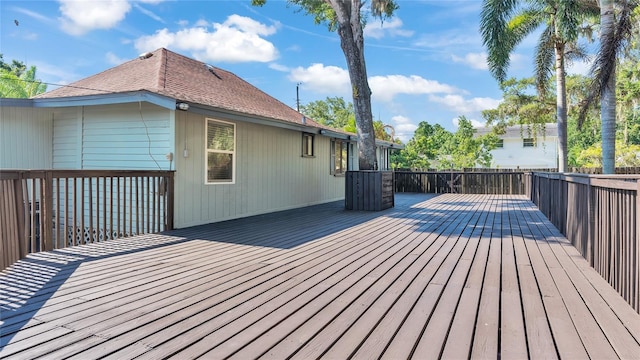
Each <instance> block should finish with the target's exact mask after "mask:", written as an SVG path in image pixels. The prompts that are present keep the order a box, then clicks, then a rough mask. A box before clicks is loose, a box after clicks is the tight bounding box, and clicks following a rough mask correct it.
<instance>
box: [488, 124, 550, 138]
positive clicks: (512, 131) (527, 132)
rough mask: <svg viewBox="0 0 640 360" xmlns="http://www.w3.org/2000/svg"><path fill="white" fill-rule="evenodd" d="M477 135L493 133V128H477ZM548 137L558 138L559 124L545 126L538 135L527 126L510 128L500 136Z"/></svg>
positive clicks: (539, 130)
mask: <svg viewBox="0 0 640 360" xmlns="http://www.w3.org/2000/svg"><path fill="white" fill-rule="evenodd" d="M476 130H477V131H476V134H477V135H485V134H488V133H490V132H491V131H492V128H491V127H481V128H476ZM537 136H542V137H547V136H558V124H556V123H548V124H544V129H538V131H537V133H536V132H535V129H534V128H533V127H530V126H527V125H522V126H520V125H515V126H508V127H507V129H506V132H505V134H504V135H500V137H503V138H514V137H518V138H519V137H537Z"/></svg>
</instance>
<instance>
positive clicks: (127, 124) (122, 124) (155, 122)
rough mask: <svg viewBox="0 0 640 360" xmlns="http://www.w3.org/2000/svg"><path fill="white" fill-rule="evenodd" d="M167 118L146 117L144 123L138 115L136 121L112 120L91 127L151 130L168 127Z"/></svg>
mask: <svg viewBox="0 0 640 360" xmlns="http://www.w3.org/2000/svg"><path fill="white" fill-rule="evenodd" d="M167 125H168V122H167V119H161V118H158V119H144V123H142V121H141V120H140V118H139V117H138V118H137V119H136V122H131V121H117V120H111V121H108V122H99V123H95V124H92V125H91V129H99V130H102V131H109V130H116V131H117V130H120V129H136V128H147V129H149V130H150V131H151V130H152V129H157V128H165V127H167Z"/></svg>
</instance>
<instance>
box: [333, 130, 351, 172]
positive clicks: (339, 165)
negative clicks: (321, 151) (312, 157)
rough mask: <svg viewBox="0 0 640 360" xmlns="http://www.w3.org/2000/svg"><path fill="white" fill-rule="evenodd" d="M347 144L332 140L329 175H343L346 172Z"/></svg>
mask: <svg viewBox="0 0 640 360" xmlns="http://www.w3.org/2000/svg"><path fill="white" fill-rule="evenodd" d="M348 145H349V143H348V142H346V141H342V140H337V139H332V140H331V174H332V175H344V173H345V172H346V171H347V159H348V154H349V151H348V150H347V146H348Z"/></svg>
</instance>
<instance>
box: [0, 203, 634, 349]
mask: <svg viewBox="0 0 640 360" xmlns="http://www.w3.org/2000/svg"><path fill="white" fill-rule="evenodd" d="M576 254H577V256H576ZM585 264H586V262H585V261H584V260H583V259H582V257H581V256H580V255H579V254H578V253H577V251H576V250H575V249H574V248H573V247H572V246H571V245H570V244H568V242H567V240H566V239H564V238H563V237H562V236H561V235H559V233H558V232H557V230H556V229H555V228H553V226H551V225H550V224H549V223H548V221H546V219H544V218H543V216H542V214H540V213H539V212H538V211H537V210H536V209H535V206H533V205H532V204H531V202H529V201H528V200H526V199H525V198H524V197H521V196H503V195H451V194H449V195H442V196H437V197H436V196H433V195H427V194H397V195H396V207H395V208H393V209H388V210H385V211H381V212H375V213H371V212H346V211H344V209H343V203H342V202H336V203H331V204H324V205H318V206H312V207H308V208H303V209H295V210H289V211H284V212H279V213H272V214H266V215H260V216H255V217H250V218H244V219H239V220H232V221H227V222H222V223H215V224H209V225H203V226H197V227H191V228H187V229H180V230H175V231H171V232H167V233H164V234H156V235H142V236H137V237H134V238H128V239H122V240H115V241H109V242H105V243H101V244H94V245H87V246H80V247H73V248H68V249H64V250H58V251H53V252H46V253H39V254H33V255H30V256H29V257H28V258H27V259H25V260H22V261H20V262H19V263H17V264H16V265H14V266H13V267H12V268H10V269H8V270H7V271H5V272H3V273H2V276H1V277H0V309H1V310H2V331H1V335H0V350H1V351H0V357H2V358H5V357H9V358H10V357H13V356H15V357H16V358H33V357H38V356H47V357H51V358H63V357H67V356H76V357H78V358H95V357H110V358H133V357H136V356H138V355H139V356H141V358H160V357H167V356H175V357H177V358H185V357H198V356H203V357H204V358H226V357H235V358H240V359H245V358H255V357H260V356H262V357H270V358H286V357H289V356H292V357H294V358H316V357H327V358H347V357H350V356H354V357H356V358H372V357H375V358H379V357H382V358H408V357H413V358H437V357H450V358H451V357H453V358H458V357H465V358H466V357H472V358H475V357H493V358H495V357H502V358H523V357H532V358H537V357H555V358H562V357H565V358H568V357H573V358H576V357H591V358H632V357H635V356H637V354H638V353H640V344H639V340H640V315H638V314H637V313H636V312H635V311H633V309H632V308H631V307H630V306H629V305H628V304H627V303H626V302H625V301H624V300H623V299H622V298H621V297H620V296H619V295H618V294H617V293H616V292H615V290H613V289H612V288H611V287H610V286H609V285H608V284H607V283H606V282H605V281H604V280H602V278H601V277H599V275H597V273H595V271H593V269H591V268H590V267H589V266H588V264H587V265H586V266H585Z"/></svg>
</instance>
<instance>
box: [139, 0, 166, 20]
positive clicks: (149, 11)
mask: <svg viewBox="0 0 640 360" xmlns="http://www.w3.org/2000/svg"><path fill="white" fill-rule="evenodd" d="M133 6H134V7H135V8H136V9H137V10H138V11H140V12H141V13H143V14H145V15H147V16H148V17H150V18H152V19H153V20H155V21H157V22H160V23H163V24H164V23H165V21H164V19H163V18H161V17H160V16H158V15H156V14H155V13H154V12H152V11H151V10H148V9H145V8H143V7H142V6H140V5H138V4H136V3H134V4H133Z"/></svg>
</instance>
